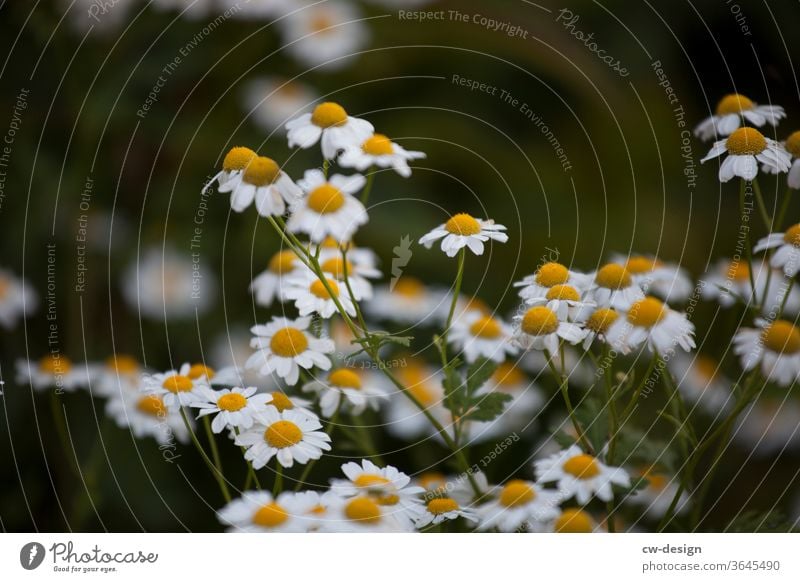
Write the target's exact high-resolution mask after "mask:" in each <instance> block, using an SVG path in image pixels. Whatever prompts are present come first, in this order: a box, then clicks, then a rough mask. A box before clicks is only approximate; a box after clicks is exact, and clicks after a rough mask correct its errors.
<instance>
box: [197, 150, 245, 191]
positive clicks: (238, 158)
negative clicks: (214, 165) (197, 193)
mask: <svg viewBox="0 0 800 582" xmlns="http://www.w3.org/2000/svg"><path fill="white" fill-rule="evenodd" d="M257 157H258V154H257V153H256V152H254V151H253V150H251V149H250V148H248V147H244V146H235V147H232V148H231V149H230V150H228V153H226V154H225V157H224V158H223V159H222V169H221V170H220V171H219V172H218V173H217V175H216V176H214V177H213V178H211V180H209V182H208V184H206V185H205V186H204V187H203V193H205V192H206V190H208V189H209V188H210V187H211V186H212V185H213V184H214V182H216V183H217V185H218V186H220V187H222V186H224V185H225V184H227V183H228V182H230V181H232V180H233V179H235V178H240V177H241V175H242V172H244V169H245V168H246V167H247V164H249V163H250V160H253V159H255V158H257Z"/></svg>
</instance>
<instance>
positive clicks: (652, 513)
mask: <svg viewBox="0 0 800 582" xmlns="http://www.w3.org/2000/svg"><path fill="white" fill-rule="evenodd" d="M641 477H643V478H644V479H645V481H646V482H647V486H646V487H645V488H643V489H640V490H638V491H636V492H635V493H634V494H631V495H629V496H627V497H626V498H625V501H626V502H627V503H630V504H631V505H639V506H643V507H644V511H645V513H646V514H647V515H648V516H649V517H650V518H651V519H661V518H662V517H664V515H665V514H666V513H667V510H668V509H669V508H670V505H672V500H673V499H674V498H675V494H676V493H677V492H678V487H679V483H680V481H679V479H678V478H677V477H671V476H669V475H667V474H665V473H663V472H660V471H655V470H653V469H652V468H650V469H647V470H646V471H644V472H643V473H642V474H641ZM688 508H689V496H688V495H687V494H686V492H685V491H684V492H682V493H681V495H680V497H679V499H678V503H677V504H676V505H675V513H676V514H679V513H683V512H684V511H686V510H687V509H688Z"/></svg>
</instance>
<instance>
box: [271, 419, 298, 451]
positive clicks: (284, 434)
mask: <svg viewBox="0 0 800 582" xmlns="http://www.w3.org/2000/svg"><path fill="white" fill-rule="evenodd" d="M264 440H265V441H266V443H267V444H268V445H269V446H271V447H273V448H276V449H285V448H286V447H291V446H292V445H296V444H297V443H299V442H300V441H301V440H303V431H302V430H300V427H299V426H297V425H296V424H295V423H293V422H292V421H290V420H278V421H276V422H273V423H272V424H271V425H269V426H268V427H267V430H265V431H264Z"/></svg>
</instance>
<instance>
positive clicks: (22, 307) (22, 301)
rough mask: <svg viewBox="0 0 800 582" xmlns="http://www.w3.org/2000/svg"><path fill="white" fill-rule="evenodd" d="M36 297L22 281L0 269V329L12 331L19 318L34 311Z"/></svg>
mask: <svg viewBox="0 0 800 582" xmlns="http://www.w3.org/2000/svg"><path fill="white" fill-rule="evenodd" d="M36 304H37V297H36V293H35V292H34V291H33V289H32V288H31V286H30V285H28V284H27V283H26V281H25V280H24V279H20V278H18V277H16V276H15V275H14V274H13V273H11V272H10V271H6V270H5V269H0V327H2V328H5V329H13V328H14V327H15V326H16V325H17V321H18V320H19V318H20V317H25V316H26V315H27V314H29V313H33V312H34V311H35V310H36Z"/></svg>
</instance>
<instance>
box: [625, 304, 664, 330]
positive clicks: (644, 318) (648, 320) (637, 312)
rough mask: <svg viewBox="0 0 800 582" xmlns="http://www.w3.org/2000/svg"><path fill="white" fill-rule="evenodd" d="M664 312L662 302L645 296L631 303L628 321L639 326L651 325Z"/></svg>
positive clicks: (662, 315) (657, 320) (659, 319)
mask: <svg viewBox="0 0 800 582" xmlns="http://www.w3.org/2000/svg"><path fill="white" fill-rule="evenodd" d="M665 314H666V309H664V304H663V303H662V302H661V301H659V300H658V299H656V298H655V297H645V298H644V299H640V300H639V301H637V302H636V303H634V304H633V305H631V309H630V311H628V322H629V323H631V324H632V325H638V326H639V327H652V326H654V325H655V324H657V323H658V322H659V321H661V319H662V318H663V317H664V315H665Z"/></svg>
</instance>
